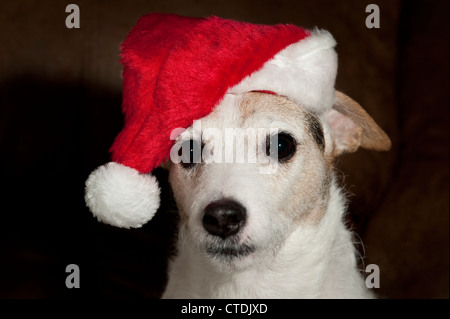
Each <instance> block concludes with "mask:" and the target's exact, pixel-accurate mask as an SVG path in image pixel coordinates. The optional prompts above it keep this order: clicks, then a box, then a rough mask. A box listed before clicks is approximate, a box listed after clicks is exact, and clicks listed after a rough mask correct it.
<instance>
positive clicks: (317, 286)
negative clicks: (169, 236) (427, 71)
mask: <svg viewBox="0 0 450 319" xmlns="http://www.w3.org/2000/svg"><path fill="white" fill-rule="evenodd" d="M275 123H276V124H275ZM274 125H275V126H277V129H278V133H277V134H272V136H269V137H268V138H267V141H270V143H267V144H264V145H269V144H273V141H276V142H275V143H276V144H275V149H274V150H275V152H274V153H276V151H277V152H278V154H276V158H275V159H274V158H273V155H272V154H270V153H269V151H267V154H265V155H266V156H267V157H269V159H271V160H270V161H267V163H269V162H270V163H272V164H273V162H274V160H275V161H276V163H277V165H276V169H275V170H273V171H272V172H271V173H267V172H266V173H264V172H262V171H261V167H264V166H267V165H269V164H267V163H260V162H261V161H258V162H256V163H255V162H254V161H253V162H251V163H250V161H249V160H248V159H247V161H246V163H236V161H235V163H226V162H225V163H220V161H218V162H217V161H216V162H212V161H209V162H206V163H205V159H204V158H203V159H200V160H198V159H197V160H196V159H195V158H193V157H195V156H193V154H194V153H195V152H194V151H195V148H196V147H197V148H199V147H203V150H204V149H206V148H207V146H208V145H210V146H211V144H213V147H212V148H211V147H210V149H213V151H212V152H220V151H223V152H226V150H225V149H224V147H223V146H224V144H225V143H223V141H221V142H220V143H215V141H214V140H213V139H210V138H208V137H207V136H205V134H204V132H205V131H207V129H208V128H214V129H219V130H220V131H221V132H223V133H224V135H225V130H226V129H230V128H235V129H236V128H239V129H248V128H261V127H265V128H269V127H271V128H273V127H274ZM201 128H202V132H201V134H197V138H198V137H200V138H201V141H200V140H192V138H193V136H194V137H195V134H194V132H193V127H191V128H190V129H188V131H187V132H190V134H182V135H180V137H179V139H178V141H177V142H178V143H177V144H176V145H183V143H185V145H186V143H188V145H190V147H189V148H188V151H189V150H190V151H191V154H189V156H188V157H186V154H184V156H185V160H182V161H181V163H176V164H175V163H173V162H171V161H169V162H167V163H166V164H165V165H164V166H165V167H166V168H168V169H169V172H170V175H169V181H170V183H171V186H172V189H173V192H174V197H175V200H176V202H177V205H178V208H179V213H180V234H179V239H178V243H177V255H176V257H175V258H174V259H173V261H172V263H171V265H170V271H169V281H168V285H167V288H166V291H165V293H164V295H163V298H366V297H372V293H371V291H369V290H368V289H367V288H366V287H365V284H364V280H363V277H362V275H361V274H360V272H359V271H358V268H357V260H356V257H355V247H354V245H353V241H354V239H353V236H352V233H351V232H350V231H349V230H348V229H347V228H346V226H345V224H344V221H343V218H344V215H345V213H346V200H345V197H344V196H343V193H342V190H341V189H340V188H339V186H338V185H337V182H336V178H335V174H334V172H333V164H334V161H335V159H336V157H337V156H338V155H340V154H341V153H343V152H353V151H355V150H356V149H357V148H358V147H359V146H362V147H365V148H369V149H375V150H387V149H389V148H390V140H389V138H388V137H387V136H386V134H385V133H384V132H383V131H382V130H381V129H380V128H379V127H378V126H377V125H376V124H375V122H374V121H373V120H372V118H370V116H369V115H368V114H367V113H366V112H365V111H364V110H363V109H362V108H361V107H360V106H359V105H358V104H357V103H356V102H355V101H353V100H352V99H350V98H349V97H347V96H346V95H344V94H343V93H341V92H338V91H336V94H335V103H334V106H333V108H332V110H331V111H329V112H327V113H326V114H324V115H321V116H320V117H317V116H316V115H315V114H313V113H310V112H308V111H306V110H305V109H304V108H303V107H302V106H300V105H297V104H295V103H293V102H291V101H290V100H288V99H287V98H285V97H282V96H277V95H272V94H265V93H256V92H255V93H245V94H242V95H232V94H227V95H226V96H225V98H224V100H223V102H222V103H221V104H220V105H219V106H218V107H217V108H216V109H215V110H214V111H213V112H212V113H211V114H209V115H208V116H206V117H204V118H202V119H201ZM259 132H261V130H260V131H259ZM197 133H198V132H197ZM250 140H251V139H250V138H248V137H247V139H246V145H247V147H246V149H245V151H248V149H250V147H248V146H249V145H250V144H252V143H254V142H255V139H253V140H252V141H250ZM186 141H187V142H186ZM271 147H273V145H271ZM259 149H261V147H260V148H259ZM263 149H265V148H264V147H263ZM234 151H235V156H236V158H237V157H238V156H239V154H238V153H239V150H237V147H236V149H235V150H234ZM242 151H244V150H243V149H241V150H240V152H242ZM183 152H185V149H183ZM210 152H211V151H208V153H210ZM185 153H186V152H185ZM259 153H261V152H259ZM203 154H205V152H203ZM180 155H182V157H183V154H181V151H180ZM258 155H259V156H260V155H261V154H258ZM186 159H187V160H186ZM193 162H199V163H193Z"/></svg>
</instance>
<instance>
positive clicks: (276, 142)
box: [266, 133, 296, 162]
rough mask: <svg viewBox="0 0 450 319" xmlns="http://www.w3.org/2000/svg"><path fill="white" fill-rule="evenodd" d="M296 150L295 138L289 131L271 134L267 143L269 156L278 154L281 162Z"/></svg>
mask: <svg viewBox="0 0 450 319" xmlns="http://www.w3.org/2000/svg"><path fill="white" fill-rule="evenodd" d="M295 150H296V142H295V140H294V138H293V137H292V136H291V135H289V134H287V133H279V134H274V135H272V136H270V139H269V140H268V141H267V145H266V154H267V156H272V157H273V156H277V159H278V161H279V162H283V161H287V160H288V159H290V158H291V157H292V156H293V155H294V153H295Z"/></svg>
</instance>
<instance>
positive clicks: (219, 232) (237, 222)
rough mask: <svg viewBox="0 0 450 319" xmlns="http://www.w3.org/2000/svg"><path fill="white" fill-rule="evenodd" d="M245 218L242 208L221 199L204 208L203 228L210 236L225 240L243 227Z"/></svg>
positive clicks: (235, 203)
mask: <svg viewBox="0 0 450 319" xmlns="http://www.w3.org/2000/svg"><path fill="white" fill-rule="evenodd" d="M245 218H246V209H245V207H244V206H242V205H241V204H240V203H238V202H236V201H234V200H231V199H221V200H218V201H215V202H212V203H210V204H209V205H208V206H206V207H205V209H204V213H203V227H204V228H205V229H206V231H208V233H210V234H211V235H214V236H220V237H222V238H226V237H228V236H231V235H234V234H236V233H237V232H238V231H239V229H241V228H242V227H243V226H244V225H245Z"/></svg>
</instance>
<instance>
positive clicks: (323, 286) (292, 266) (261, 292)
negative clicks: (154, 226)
mask: <svg viewBox="0 0 450 319" xmlns="http://www.w3.org/2000/svg"><path fill="white" fill-rule="evenodd" d="M344 214H345V204H344V200H343V195H342V194H341V192H340V190H339V189H338V187H337V186H336V184H335V183H333V184H332V191H331V198H330V202H329V205H328V209H327V212H326V217H325V218H323V219H322V221H321V222H320V223H319V225H317V226H313V225H302V226H301V227H299V228H298V229H296V230H295V231H294V232H293V233H292V234H291V235H290V236H289V237H288V238H287V239H286V241H285V242H284V244H283V246H282V247H281V249H280V251H279V252H278V253H277V255H276V256H275V257H272V258H271V257H267V258H269V259H268V260H267V261H266V262H262V261H261V260H254V261H253V264H252V266H251V267H248V268H245V269H243V270H236V271H234V270H233V269H232V268H230V269H228V270H225V271H224V269H221V268H218V267H216V265H214V264H212V263H211V261H210V260H208V258H209V257H208V256H207V255H206V254H199V251H198V249H197V248H196V244H195V243H194V242H193V238H191V237H187V236H183V238H182V240H179V241H178V246H177V248H178V252H179V255H178V256H177V257H176V259H175V260H174V262H173V263H172V264H171V268H170V272H169V283H168V286H167V290H166V292H165V294H164V296H163V297H164V298H245V299H246V298H249V299H253V298H267V299H271V298H283V299H288V298H372V297H373V295H372V293H371V292H370V291H369V290H368V289H367V288H366V287H365V286H364V281H363V280H362V276H361V275H360V273H359V272H358V270H357V268H356V259H355V249H354V246H353V243H352V235H351V233H350V232H349V231H348V230H347V229H346V228H345V226H344V223H343V217H344Z"/></svg>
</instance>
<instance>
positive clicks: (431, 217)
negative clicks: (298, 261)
mask: <svg viewBox="0 0 450 319" xmlns="http://www.w3.org/2000/svg"><path fill="white" fill-rule="evenodd" d="M74 2H75V3H76V4H78V5H79V7H80V11H81V28H80V29H67V28H66V27H65V19H66V16H67V15H68V13H66V12H65V7H66V6H67V5H68V4H70V3H71V2H65V1H3V2H2V3H1V4H0V41H1V42H0V43H1V50H0V164H1V165H0V178H1V183H2V186H3V187H2V191H1V192H0V194H1V195H0V196H1V204H0V212H1V215H0V228H1V229H0V297H2V298H85V297H92V298H96V297H112V298H155V297H159V296H160V293H161V291H162V288H163V286H164V283H165V281H166V275H165V270H166V261H167V255H168V253H169V252H170V247H171V243H172V239H173V234H174V232H175V227H174V225H175V222H176V214H175V213H174V206H173V202H172V201H171V199H170V189H169V188H168V186H167V183H166V182H165V179H166V178H167V176H166V173H165V172H164V171H162V170H157V171H156V175H157V176H158V177H159V179H160V182H161V184H162V186H163V191H164V200H163V205H162V207H161V209H160V212H158V213H157V215H156V217H155V218H154V219H153V220H152V221H151V222H150V223H148V224H147V225H145V226H144V227H143V228H141V229H138V230H123V229H117V228H113V227H110V226H107V225H103V224H100V223H97V222H96V220H95V219H94V218H93V217H92V215H91V214H90V213H89V211H88V210H87V208H86V207H85V204H84V200H83V195H84V181H85V180H86V178H87V176H88V175H89V173H90V171H92V170H93V169H94V168H96V167H97V166H98V165H101V164H104V163H106V162H108V161H109V160H110V158H109V154H108V148H109V147H110V145H111V144H112V142H113V140H114V137H115V136H116V134H117V133H118V132H119V131H120V129H121V127H122V123H123V122H122V121H123V120H122V114H121V110H120V104H121V79H120V70H121V67H120V64H119V62H118V55H119V44H120V43H121V42H122V41H123V40H124V39H125V36H126V34H127V33H128V31H129V30H130V28H131V27H132V26H133V25H134V24H135V23H136V21H137V19H138V18H139V17H140V16H141V15H143V14H145V13H148V12H152V11H157V12H171V13H177V14H182V15H188V16H208V15H211V14H213V15H217V16H221V17H224V18H232V19H237V20H243V21H248V22H253V23H265V24H275V23H293V24H297V25H301V26H304V27H307V28H312V27H314V26H319V27H320V28H324V29H327V30H329V31H330V32H331V33H332V34H333V35H334V36H335V38H336V40H337V42H338V46H337V48H336V49H337V52H338V54H339V71H338V78H337V83H336V87H337V88H338V89H339V90H341V91H344V92H345V93H347V94H348V95H350V96H351V97H353V98H354V99H356V100H357V101H358V102H360V103H361V105H362V106H363V107H364V108H365V109H366V110H367V111H368V112H369V113H370V114H371V115H372V116H373V117H374V119H375V120H376V122H377V123H378V124H379V125H380V126H381V127H383V128H384V129H385V131H386V132H387V133H388V135H389V136H390V137H391V139H392V141H393V149H392V150H391V151H390V152H387V153H377V152H369V151H364V150H360V151H358V152H357V153H355V154H351V155H346V156H344V157H342V159H341V161H340V162H339V175H340V176H341V177H342V178H343V183H344V185H345V186H346V188H347V190H349V192H350V193H351V194H352V195H351V196H350V201H351V204H350V207H349V211H350V217H351V220H352V222H351V225H352V227H353V229H354V230H355V231H357V233H358V234H359V236H360V237H361V239H362V241H363V242H364V249H365V255H364V256H365V258H364V264H366V265H367V264H370V263H374V264H377V265H378V266H379V267H380V271H381V288H380V289H378V290H377V292H378V294H379V295H380V296H381V297H384V298H448V292H449V289H448V286H449V281H448V272H449V267H448V262H449V247H448V245H449V237H448V230H449V220H448V215H449V192H448V186H449V182H448V181H449V179H448V171H449V170H448V168H449V166H448V159H449V156H448V151H449V140H448V138H449V126H448V120H449V118H448V107H449V104H448V87H449V81H448V43H449V41H448V40H449V38H448V30H449V26H448V1H447V0H442V1H414V0H408V1H400V0H389V1H387V0H386V1H361V0H353V1H323V0H320V1H317V0H315V1H312V0H311V1H309V0H308V1H306V0H304V1H288V0H284V1H273V0H271V1H268V0H258V1H256V0H255V1H253V0H252V1H245V0H227V1H222V2H210V1H206V0H197V1H181V0H180V1H177V0H166V1H152V0H147V1H143V0H142V1H140V0H127V1H100V0H98V1H87V0H79V1H74ZM369 3H376V4H378V6H379V8H380V12H381V28H380V29H368V28H366V26H365V19H366V17H367V15H368V13H366V12H365V8H366V6H367V5H368V4H369ZM359 249H360V251H361V252H362V253H363V248H362V247H361V246H360V247H359ZM72 263H74V264H77V265H78V266H79V267H80V271H81V274H80V285H81V288H80V289H67V288H66V286H65V279H66V276H67V275H68V274H67V273H65V268H66V266H67V265H68V264H72ZM361 267H362V269H364V265H362V266H361Z"/></svg>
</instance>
